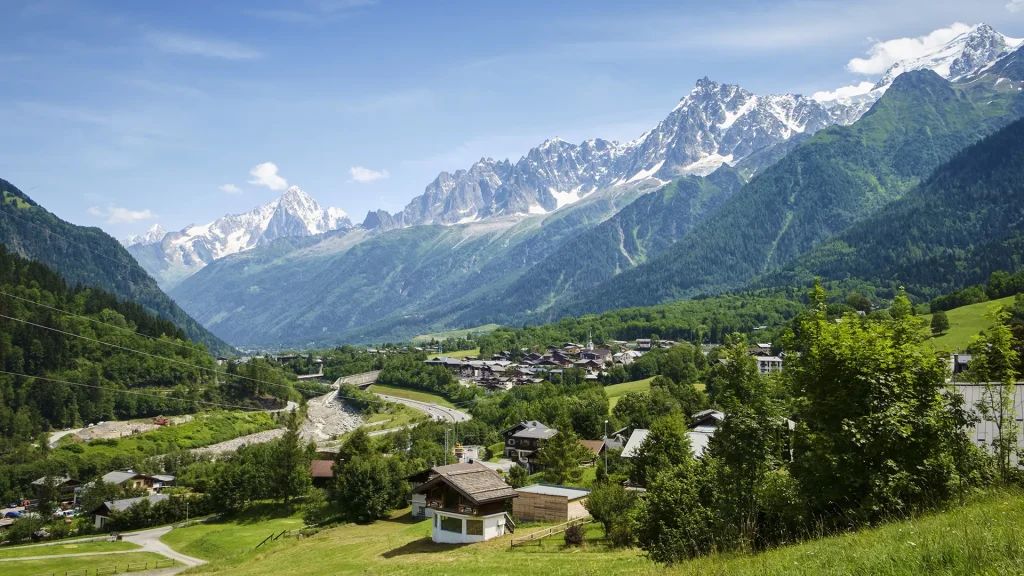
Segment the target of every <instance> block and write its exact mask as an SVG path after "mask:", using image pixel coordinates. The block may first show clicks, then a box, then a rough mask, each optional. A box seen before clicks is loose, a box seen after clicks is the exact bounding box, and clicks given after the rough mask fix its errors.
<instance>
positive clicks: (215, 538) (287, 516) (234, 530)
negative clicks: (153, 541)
mask: <svg viewBox="0 0 1024 576" xmlns="http://www.w3.org/2000/svg"><path fill="white" fill-rule="evenodd" d="M302 526H303V524H302V515H301V514H297V513H294V512H293V511H292V510H290V509H289V508H287V507H285V506H283V505H279V504H258V505H256V506H252V507H250V508H248V509H247V510H246V511H245V512H243V513H241V514H239V515H237V516H235V517H233V518H231V519H230V520H226V521H221V522H211V523H209V524H195V525H193V526H189V527H187V528H177V529H174V530H171V531H170V532H168V533H167V534H165V535H164V536H163V538H161V540H162V541H163V542H164V543H165V544H167V545H168V546H170V547H172V548H174V549H175V550H177V551H178V552H181V553H182V554H187V555H189V556H194V557H196V558H202V559H203V560H211V561H213V560H225V559H229V558H233V557H236V556H240V555H241V556H246V555H248V553H249V552H251V551H252V550H253V548H255V547H256V545H257V544H259V543H260V542H262V541H263V540H264V539H265V538H266V537H267V536H269V535H270V534H279V533H281V532H282V531H284V530H292V529H295V528H302ZM265 546H266V545H264V547H265ZM262 549H263V547H261V548H260V550H262Z"/></svg>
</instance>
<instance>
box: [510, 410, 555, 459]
mask: <svg viewBox="0 0 1024 576" xmlns="http://www.w3.org/2000/svg"><path fill="white" fill-rule="evenodd" d="M555 434H558V430H555V429H554V428H548V427H547V426H546V425H544V424H542V423H541V422H538V421H536V420H524V421H522V422H520V423H518V424H516V425H515V426H513V427H511V428H509V429H508V430H505V431H504V432H502V433H501V435H502V437H503V438H505V457H506V458H510V459H512V460H513V461H515V462H518V463H519V464H520V465H522V466H524V467H526V469H527V470H530V471H531V472H532V471H533V470H532V469H533V467H534V464H533V458H534V457H535V455H536V453H537V450H540V447H541V446H542V445H543V444H544V441H545V440H547V439H549V438H551V437H552V436H554V435H555Z"/></svg>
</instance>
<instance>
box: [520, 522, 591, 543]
mask: <svg viewBox="0 0 1024 576" xmlns="http://www.w3.org/2000/svg"><path fill="white" fill-rule="evenodd" d="M593 521H594V519H593V518H591V517H589V516H587V517H586V518H576V519H573V520H569V521H568V522H563V523H561V524H556V525H554V526H551V527H548V528H544V529H542V530H538V531H536V532H531V533H530V534H527V535H526V536H523V537H521V538H513V539H512V540H511V543H510V544H511V547H512V548H515V547H516V546H523V545H525V544H528V543H530V542H538V541H540V540H543V539H544V538H547V537H548V536H554V535H555V534H561V533H562V532H565V531H566V530H568V529H569V528H570V527H571V526H582V525H583V524H589V523H591V522H593ZM538 545H539V544H538Z"/></svg>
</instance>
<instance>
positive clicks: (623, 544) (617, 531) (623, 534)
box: [606, 522, 636, 548]
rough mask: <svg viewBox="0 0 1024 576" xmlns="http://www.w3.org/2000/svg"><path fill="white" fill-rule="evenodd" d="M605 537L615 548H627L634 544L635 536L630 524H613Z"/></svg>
mask: <svg viewBox="0 0 1024 576" xmlns="http://www.w3.org/2000/svg"><path fill="white" fill-rule="evenodd" d="M606 536H607V537H608V539H609V540H611V543H612V546H615V547H616V548H628V547H630V546H632V545H633V544H634V543H636V536H635V535H634V534H633V523H632V522H620V523H618V524H615V525H614V526H612V529H611V531H610V532H608V533H607V534H606Z"/></svg>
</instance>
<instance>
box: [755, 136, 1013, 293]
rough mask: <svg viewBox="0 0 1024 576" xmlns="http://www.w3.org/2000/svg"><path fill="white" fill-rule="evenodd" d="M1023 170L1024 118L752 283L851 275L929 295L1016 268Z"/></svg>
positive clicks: (994, 288) (997, 290)
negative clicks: (841, 230)
mask: <svg viewBox="0 0 1024 576" xmlns="http://www.w3.org/2000/svg"><path fill="white" fill-rule="evenodd" d="M1022 172H1024V120H1022V121H1017V122H1014V123H1013V124H1011V125H1009V126H1007V127H1006V128H1004V129H1002V130H1000V131H999V132H997V133H995V134H993V135H991V136H989V137H987V138H985V139H984V140H982V141H980V142H978V143H977V144H974V145H972V146H970V147H968V148H966V149H965V150H963V151H962V152H960V153H959V154H957V155H956V156H955V157H954V158H953V159H952V160H950V161H949V162H947V163H946V164H944V165H942V166H941V167H939V169H937V170H936V171H935V173H934V174H932V175H931V176H930V177H929V178H928V179H927V180H926V181H924V182H923V183H922V184H921V185H920V186H918V187H917V188H915V189H914V190H912V191H911V192H909V193H908V194H907V195H906V196H905V197H903V198H901V199H900V200H897V201H895V202H893V203H892V204H890V205H889V206H887V207H886V209H885V210H882V211H879V212H878V213H877V214H874V215H872V216H869V217H868V218H866V219H864V220H863V221H861V222H858V223H856V224H854V225H853V226H851V227H850V228H849V229H848V230H846V231H844V232H842V233H840V234H838V235H837V236H836V237H835V238H834V239H832V240H830V241H828V242H827V243H825V244H823V245H822V246H820V247H818V248H816V249H815V250H813V251H811V252H810V253H808V254H806V255H804V256H803V257H801V258H799V259H798V260H796V261H795V262H794V263H793V264H791V265H789V266H786V267H784V268H782V269H780V270H778V271H776V272H773V273H771V274H768V275H767V276H765V277H764V278H762V279H760V280H758V281H755V283H754V285H755V286H788V285H792V284H804V283H807V282H809V281H810V279H811V278H812V277H814V276H820V277H822V278H824V279H827V280H841V279H844V278H851V277H852V278H859V279H862V280H864V281H867V282H870V283H873V284H876V285H880V286H890V287H892V286H893V285H897V286H898V285H904V286H906V288H907V290H908V291H910V292H912V293H915V294H917V295H918V296H920V297H921V298H929V297H935V296H937V295H939V294H942V293H945V292H950V291H952V290H955V289H957V288H961V287H965V286H968V285H972V284H979V283H982V282H985V281H986V280H987V279H988V277H989V275H990V274H992V273H993V272H994V271H996V270H1009V271H1013V270H1017V269H1019V268H1020V267H1021V265H1022V261H1021V254H1022V253H1024V252H1022V248H1024V227H1022V226H1024V225H1022V222H1024V194H1022V186H1024V185H1022V183H1021V180H1020V175H1021V173H1022ZM993 282H994V284H993V286H992V290H991V292H992V293H993V294H996V293H998V294H1000V296H996V297H1002V296H1009V295H1011V294H1014V293H1016V291H1015V290H1013V289H1012V288H1009V289H1008V288H1005V287H1004V288H1000V287H998V286H997V285H996V284H998V283H1000V282H1001V283H1004V284H1005V282H1006V279H1005V278H1003V277H1001V276H1000V277H996V278H994V279H993ZM989 297H990V298H991V297H993V296H991V295H990V296H989ZM952 300H953V301H956V300H958V298H956V297H953V298H952ZM940 307H941V305H940ZM946 309H948V308H946Z"/></svg>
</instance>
